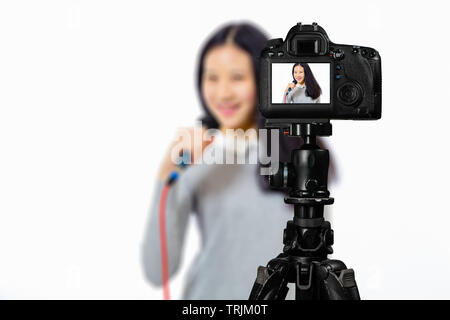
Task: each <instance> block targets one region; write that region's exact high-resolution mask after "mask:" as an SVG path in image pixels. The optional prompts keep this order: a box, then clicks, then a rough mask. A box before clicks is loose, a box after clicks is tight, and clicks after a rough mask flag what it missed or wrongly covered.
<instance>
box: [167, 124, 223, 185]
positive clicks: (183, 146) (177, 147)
mask: <svg viewBox="0 0 450 320" xmlns="http://www.w3.org/2000/svg"><path fill="white" fill-rule="evenodd" d="M205 131H206V127H204V126H203V127H202V128H181V129H178V130H177V134H176V140H174V141H173V142H172V143H171V144H170V146H169V150H168V151H167V153H166V156H165V157H164V159H163V162H162V164H161V167H160V169H159V173H158V178H159V179H160V180H162V181H166V180H167V178H168V177H169V174H170V173H171V172H172V171H174V170H175V167H176V164H175V163H174V162H173V161H172V157H173V156H174V155H178V154H179V155H181V151H187V152H189V153H190V155H191V163H197V162H198V161H199V160H200V159H201V157H202V154H203V151H204V150H205V148H206V147H207V146H208V145H210V144H211V143H212V142H213V141H214V136H212V137H211V140H210V141H204V140H203V136H204V133H205ZM196 135H197V137H196ZM195 138H197V140H199V142H201V143H198V144H196V143H194V142H195V141H196V140H195Z"/></svg>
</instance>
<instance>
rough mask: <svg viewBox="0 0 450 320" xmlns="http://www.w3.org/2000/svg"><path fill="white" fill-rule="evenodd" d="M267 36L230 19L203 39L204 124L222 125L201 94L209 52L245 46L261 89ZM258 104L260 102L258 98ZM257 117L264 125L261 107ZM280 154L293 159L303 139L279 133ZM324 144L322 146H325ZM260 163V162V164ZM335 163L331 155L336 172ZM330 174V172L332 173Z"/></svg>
mask: <svg viewBox="0 0 450 320" xmlns="http://www.w3.org/2000/svg"><path fill="white" fill-rule="evenodd" d="M267 40H268V38H267V36H266V35H265V33H264V32H263V31H261V30H260V29H259V28H257V27H256V26H254V25H252V24H250V23H247V22H244V23H230V24H227V25H225V26H222V27H221V28H219V29H218V30H217V31H216V32H214V33H213V34H212V36H211V37H210V38H209V39H208V40H207V41H206V42H205V43H204V45H203V47H202V49H201V51H200V55H199V58H198V61H197V64H198V65H197V92H198V95H199V98H200V102H201V105H202V108H203V112H204V115H203V116H202V117H201V121H202V124H203V125H205V126H206V127H207V128H208V129H210V128H215V129H217V128H218V127H219V123H218V122H217V120H216V119H215V118H214V116H213V115H212V114H211V112H210V111H209V109H208V107H207V105H206V103H205V100H204V99H203V95H202V79H203V62H204V59H205V56H206V54H207V53H208V52H209V51H210V50H211V49H213V48H215V47H217V46H219V45H223V44H226V43H229V42H230V41H231V43H233V44H235V45H236V46H238V47H239V48H241V49H243V50H245V51H246V52H247V53H248V54H249V55H250V56H251V58H252V64H253V71H254V76H255V80H256V89H257V92H259V81H258V79H259V56H260V53H261V50H262V49H263V48H264V46H265V44H266V41H267ZM257 104H258V102H257ZM255 121H256V122H257V124H258V128H264V123H265V119H264V118H263V117H262V115H261V113H260V112H258V107H257V106H256V108H255ZM279 137H280V138H279V148H280V150H279V158H280V161H281V162H288V161H290V160H291V151H292V150H293V149H296V148H298V147H299V146H300V145H301V143H300V141H299V140H300V139H298V138H292V137H287V136H284V135H283V134H281V133H280V134H279ZM317 143H318V145H319V146H321V145H322V146H323V144H322V143H321V139H319V138H318V139H317ZM266 148H268V150H270V135H268V141H267V145H266ZM322 148H323V147H322ZM258 167H259V166H258ZM333 171H334V170H333V163H332V161H331V157H330V174H331V175H332V173H333ZM259 173H260V172H259V168H258V171H257V174H258V175H259V176H260V177H261V179H260V182H261V185H262V186H263V187H264V189H269V187H268V184H267V183H266V182H265V179H264V176H261V175H260V174H259ZM331 175H330V176H331Z"/></svg>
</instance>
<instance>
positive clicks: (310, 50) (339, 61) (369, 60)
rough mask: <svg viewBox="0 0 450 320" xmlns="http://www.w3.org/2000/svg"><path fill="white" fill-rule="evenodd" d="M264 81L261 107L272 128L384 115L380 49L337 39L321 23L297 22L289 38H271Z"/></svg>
mask: <svg viewBox="0 0 450 320" xmlns="http://www.w3.org/2000/svg"><path fill="white" fill-rule="evenodd" d="M259 80H260V89H259V105H260V107H259V108H260V111H261V113H262V115H263V116H264V117H265V118H266V124H267V126H268V127H282V125H281V123H284V124H286V123H291V124H292V123H305V122H311V121H316V122H317V121H318V122H326V121H329V120H330V119H352V120H376V119H379V118H381V58H380V55H379V53H378V51H376V50H375V49H373V48H369V47H362V46H356V45H342V44H335V43H332V42H331V41H330V40H329V39H328V36H327V34H326V32H325V30H324V29H323V28H322V27H320V26H319V25H318V24H317V23H313V24H312V25H302V24H301V23H298V24H297V25H296V26H294V27H292V28H291V29H290V30H289V32H288V34H287V36H286V40H285V41H283V39H281V38H280V39H272V40H269V41H268V42H267V43H266V47H265V48H264V49H263V50H262V52H261V57H260V79H259ZM289 81H290V82H289ZM287 83H288V86H286V84H287ZM278 124H279V125H278Z"/></svg>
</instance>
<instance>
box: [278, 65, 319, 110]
mask: <svg viewBox="0 0 450 320" xmlns="http://www.w3.org/2000/svg"><path fill="white" fill-rule="evenodd" d="M292 77H293V78H294V80H293V81H292V82H290V83H289V84H288V85H287V87H286V90H284V95H283V103H320V95H321V94H322V89H321V88H320V86H319V84H318V83H317V80H316V78H314V75H313V73H312V71H311V68H310V67H309V65H308V64H307V63H296V64H294V66H293V67H292Z"/></svg>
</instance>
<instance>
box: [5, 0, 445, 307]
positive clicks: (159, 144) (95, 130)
mask: <svg viewBox="0 0 450 320" xmlns="http://www.w3.org/2000/svg"><path fill="white" fill-rule="evenodd" d="M298 4H299V5H301V6H300V7H301V10H297V11H294V10H286V7H285V6H277V5H275V3H274V2H273V1H253V2H252V1H227V2H226V3H225V2H223V1H164V2H163V1H158V2H157V1H111V0H108V1H92V0H90V1H76V0H73V1H62V0H55V1H2V2H1V3H0V112H1V113H0V152H1V155H0V257H1V258H0V259H1V261H0V297H1V298H9V299H11V298H13V299H15V298H38V299H41V298H58V299H65V298H76V299H77V298H82V299H91V298H105V299H109V298H125V299H132V298H133V299H149V298H150V299H152V298H153V299H159V298H161V297H162V291H161V289H157V288H153V287H151V286H149V285H148V284H147V283H146V282H145V280H144V277H143V273H142V269H141V266H140V260H139V245H140V241H141V239H142V234H143V230H144V225H145V223H146V221H147V218H148V212H147V210H148V207H149V204H150V199H151V195H152V192H153V187H154V182H155V175H156V173H157V170H158V165H159V162H160V160H161V157H162V155H163V153H164V152H165V151H166V148H167V145H168V143H169V142H170V140H171V139H172V138H173V136H174V131H175V128H176V127H178V126H181V125H190V124H193V123H194V120H195V119H196V117H197V116H198V115H199V114H200V107H199V104H198V100H197V96H196V92H195V90H194V87H195V85H194V70H195V61H196V58H197V53H198V49H199V47H200V45H201V44H202V43H203V40H204V39H205V37H206V36H207V35H209V34H210V33H211V31H212V30H213V29H215V28H216V27H218V26H219V25H221V24H222V23H223V22H227V21H230V20H250V21H253V22H255V23H257V24H259V25H260V26H262V27H263V28H264V29H265V30H266V31H267V32H268V33H269V34H270V36H271V37H274V38H275V37H283V38H284V37H285V36H286V33H287V31H288V30H289V29H290V28H291V27H292V26H293V25H294V24H295V23H296V22H298V21H302V22H304V23H311V22H313V21H316V22H318V23H319V24H320V25H321V26H323V27H324V28H325V30H326V31H327V32H328V36H329V37H330V39H331V40H332V41H333V42H335V43H344V44H354V45H367V46H371V47H373V48H376V49H377V50H378V51H379V52H380V53H381V56H382V61H383V64H382V68H383V118H382V119H381V120H379V121H334V122H333V136H332V137H329V138H327V142H328V144H329V146H330V151H331V152H332V154H333V155H334V156H335V157H336V159H337V161H338V170H339V177H340V179H339V181H338V182H337V183H335V184H333V185H331V186H330V190H331V192H332V196H334V197H335V199H336V201H335V204H334V205H333V206H332V215H331V214H329V215H330V216H331V217H330V219H331V221H332V227H333V229H334V230H335V245H334V250H335V255H333V257H335V258H339V259H341V260H343V261H344V262H345V263H346V264H347V265H348V266H349V267H352V268H354V269H355V271H356V277H357V281H358V285H359V289H360V293H361V296H362V297H363V298H365V299H421V298H424V299H432V298H433V299H449V298H450V294H449V291H448V288H449V287H450V277H448V276H447V271H448V270H450V248H449V243H450V232H449V231H448V230H449V222H450V214H449V213H450V212H449V209H448V204H447V202H446V201H445V200H446V199H448V192H449V190H448V187H447V182H448V181H449V170H448V164H449V162H450V156H449V154H450V153H449V152H448V150H447V148H448V145H449V144H448V140H447V137H448V136H449V126H448V117H449V115H450V111H449V110H450V108H449V107H450V106H449V99H448V94H447V93H448V91H449V89H448V86H449V81H448V74H449V71H450V66H449V64H448V63H447V62H446V61H447V60H446V59H445V55H446V54H447V53H448V52H449V51H450V50H449V49H450V48H449V42H448V41H447V39H448V31H449V28H450V27H449V25H448V10H447V5H446V2H445V1H426V2H424V1H386V2H384V1H378V2H373V1H371V2H365V1H359V0H356V1H338V2H337V1H300V2H299V3H298ZM175 88H176V89H175ZM194 231H195V230H194V229H192V228H191V229H190V242H189V244H188V245H187V251H186V254H185V257H184V258H185V259H184V264H183V268H182V270H181V273H180V274H179V275H178V277H177V278H176V279H175V280H174V281H172V282H171V290H172V296H173V297H174V298H176V297H178V296H179V292H180V285H181V279H182V277H183V275H184V272H185V271H186V266H187V264H188V263H189V260H190V259H192V256H193V254H194V252H195V250H196V248H197V247H198V237H196V236H195V232H194ZM280 241H281V239H280ZM255 270H256V266H255Z"/></svg>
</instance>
